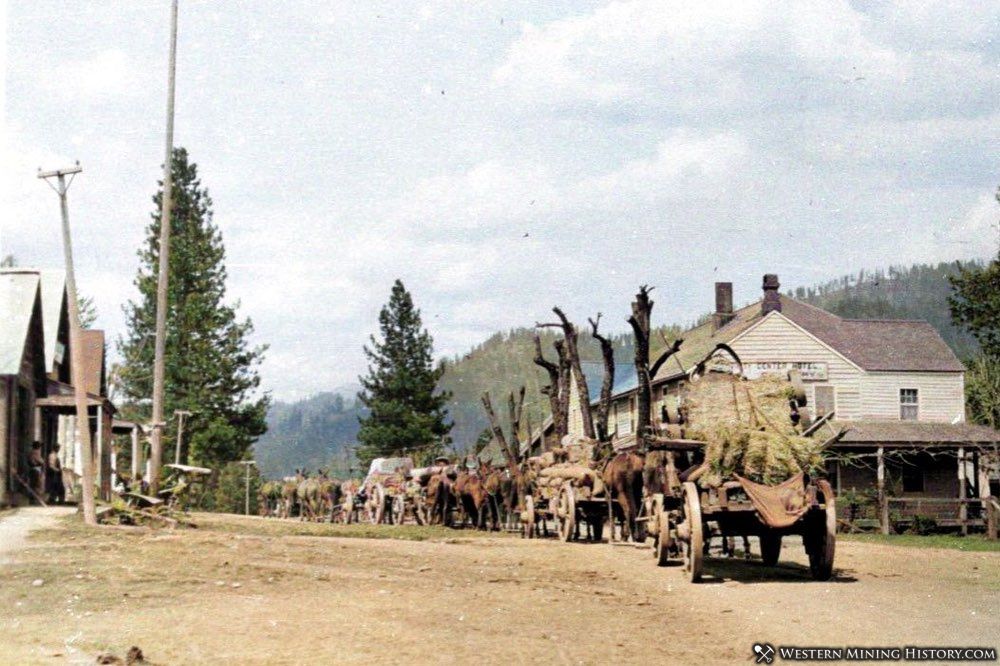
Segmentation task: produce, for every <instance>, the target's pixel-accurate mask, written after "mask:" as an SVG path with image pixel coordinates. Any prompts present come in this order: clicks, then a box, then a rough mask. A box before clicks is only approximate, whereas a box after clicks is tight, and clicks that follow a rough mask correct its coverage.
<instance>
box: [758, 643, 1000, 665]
mask: <svg viewBox="0 0 1000 666" xmlns="http://www.w3.org/2000/svg"><path fill="white" fill-rule="evenodd" d="M753 656H754V660H755V663H757V664H771V663H774V661H775V659H781V660H782V661H996V660H997V650H996V648H987V647H917V646H906V647H792V646H787V647H786V646H780V647H777V648H776V647H774V646H773V645H771V644H770V643H754V644H753Z"/></svg>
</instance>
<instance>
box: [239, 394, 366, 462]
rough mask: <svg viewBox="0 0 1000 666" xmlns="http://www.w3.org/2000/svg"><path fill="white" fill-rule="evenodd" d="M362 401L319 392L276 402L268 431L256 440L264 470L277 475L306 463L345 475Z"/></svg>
mask: <svg viewBox="0 0 1000 666" xmlns="http://www.w3.org/2000/svg"><path fill="white" fill-rule="evenodd" d="M360 409H361V407H360V405H356V401H355V400H354V396H353V395H352V396H346V397H345V396H343V395H340V394H339V393H320V394H317V395H314V396H312V397H311V398H307V399H305V400H301V401H299V402H294V403H284V402H276V403H274V404H273V405H271V409H270V411H269V412H268V415H267V433H266V434H264V436H263V437H261V438H260V439H259V440H258V441H257V443H256V444H254V454H255V457H256V460H257V464H258V465H259V466H260V471H261V474H263V475H264V476H265V477H266V478H271V479H273V478H277V477H280V476H286V475H289V474H293V473H294V471H295V469H296V468H299V467H304V468H306V469H308V470H310V471H313V472H315V471H316V470H317V469H318V468H320V467H329V468H331V473H334V474H337V475H340V476H344V475H346V474H347V473H348V472H349V467H350V465H351V462H352V458H351V455H352V454H351V449H352V448H353V447H354V445H355V443H356V442H357V436H358V416H359V414H360V413H361V411H360Z"/></svg>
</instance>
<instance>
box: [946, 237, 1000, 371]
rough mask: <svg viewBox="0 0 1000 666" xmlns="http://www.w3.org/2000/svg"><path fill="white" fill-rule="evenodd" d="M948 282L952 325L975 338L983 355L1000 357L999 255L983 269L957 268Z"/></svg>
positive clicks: (973, 267) (975, 267) (974, 267)
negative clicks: (950, 287)
mask: <svg viewBox="0 0 1000 666" xmlns="http://www.w3.org/2000/svg"><path fill="white" fill-rule="evenodd" d="M950 280H951V284H952V287H953V288H954V293H953V294H952V296H951V297H950V298H949V299H948V304H949V305H950V306H951V316H952V319H953V320H954V322H955V324H956V325H958V326H964V327H965V328H967V329H968V330H969V332H970V333H972V335H974V336H975V337H976V340H978V341H979V346H980V347H981V348H982V350H983V353H984V354H987V355H991V356H996V357H1000V255H998V256H997V258H995V259H994V260H993V261H991V262H990V263H988V264H987V265H985V266H976V265H975V264H973V265H972V266H971V267H969V266H965V267H960V269H959V273H958V275H955V276H952V277H951V278H950Z"/></svg>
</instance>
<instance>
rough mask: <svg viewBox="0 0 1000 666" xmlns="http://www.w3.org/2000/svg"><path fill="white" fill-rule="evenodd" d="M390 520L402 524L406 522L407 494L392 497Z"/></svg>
mask: <svg viewBox="0 0 1000 666" xmlns="http://www.w3.org/2000/svg"><path fill="white" fill-rule="evenodd" d="M390 522H392V523H395V524H399V525H402V524H403V523H404V522H406V496H405V495H403V494H399V495H396V496H395V497H393V498H392V517H391V519H390Z"/></svg>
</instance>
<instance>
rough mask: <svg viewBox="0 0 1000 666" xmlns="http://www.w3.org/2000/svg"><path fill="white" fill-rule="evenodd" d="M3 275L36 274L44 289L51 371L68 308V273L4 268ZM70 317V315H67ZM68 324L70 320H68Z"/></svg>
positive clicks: (48, 368)
mask: <svg viewBox="0 0 1000 666" xmlns="http://www.w3.org/2000/svg"><path fill="white" fill-rule="evenodd" d="M0 273H2V274H3V275H34V276H35V277H36V278H38V280H39V283H40V285H41V290H42V329H43V334H44V337H45V372H51V371H52V369H53V368H54V367H55V362H56V345H57V343H58V342H59V328H60V325H61V324H62V323H63V314H64V312H65V308H66V274H65V273H64V272H63V271H61V270H56V269H53V270H39V269H37V268H20V267H14V268H4V269H2V270H0ZM67 317H68V315H67ZM67 325H68V322H67Z"/></svg>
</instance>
